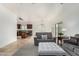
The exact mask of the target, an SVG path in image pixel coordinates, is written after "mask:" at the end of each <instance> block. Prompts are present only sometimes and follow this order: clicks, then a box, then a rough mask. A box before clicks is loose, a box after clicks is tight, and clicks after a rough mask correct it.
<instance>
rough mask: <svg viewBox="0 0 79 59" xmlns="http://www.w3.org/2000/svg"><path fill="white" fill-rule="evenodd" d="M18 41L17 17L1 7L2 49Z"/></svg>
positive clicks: (0, 43) (0, 29) (0, 33)
mask: <svg viewBox="0 0 79 59" xmlns="http://www.w3.org/2000/svg"><path fill="white" fill-rule="evenodd" d="M16 40H17V37H16V15H15V14H13V13H12V12H10V11H9V10H8V9H6V8H4V7H3V6H2V5H0V48H2V47H4V46H6V45H8V44H10V43H12V42H14V41H16Z"/></svg>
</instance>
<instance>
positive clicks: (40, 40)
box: [34, 32, 55, 46]
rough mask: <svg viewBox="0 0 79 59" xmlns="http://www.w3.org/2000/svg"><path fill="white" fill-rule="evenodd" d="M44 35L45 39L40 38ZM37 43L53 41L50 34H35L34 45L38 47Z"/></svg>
mask: <svg viewBox="0 0 79 59" xmlns="http://www.w3.org/2000/svg"><path fill="white" fill-rule="evenodd" d="M43 35H46V36H47V39H45V38H43V37H42V36H43ZM39 42H55V39H54V38H53V37H52V32H36V37H34V45H35V46H38V43H39Z"/></svg>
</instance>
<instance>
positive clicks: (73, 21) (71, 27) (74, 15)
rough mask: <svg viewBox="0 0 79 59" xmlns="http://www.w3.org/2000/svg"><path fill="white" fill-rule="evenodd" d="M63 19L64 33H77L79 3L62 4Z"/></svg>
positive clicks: (78, 31) (78, 28) (71, 34)
mask: <svg viewBox="0 0 79 59" xmlns="http://www.w3.org/2000/svg"><path fill="white" fill-rule="evenodd" d="M63 20H64V26H65V28H66V29H67V31H66V32H65V34H66V35H68V36H74V35H75V34H77V33H78V34H79V4H73V3H72V4H64V5H63Z"/></svg>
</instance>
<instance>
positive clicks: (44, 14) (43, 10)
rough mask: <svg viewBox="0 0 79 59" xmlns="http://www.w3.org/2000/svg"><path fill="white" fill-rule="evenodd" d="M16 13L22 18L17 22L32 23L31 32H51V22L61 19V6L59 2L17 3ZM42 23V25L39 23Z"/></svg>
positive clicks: (52, 29) (52, 26) (52, 28)
mask: <svg viewBox="0 0 79 59" xmlns="http://www.w3.org/2000/svg"><path fill="white" fill-rule="evenodd" d="M17 10H18V15H19V16H21V17H22V18H23V19H24V22H23V21H22V23H21V22H19V21H18V23H21V24H24V23H25V24H28V23H32V24H33V33H36V32H41V31H42V32H45V31H47V32H51V31H52V32H53V33H54V26H55V25H53V24H55V23H57V22H59V21H61V20H62V19H60V18H61V17H62V15H61V14H62V13H61V12H62V6H61V4H56V3H54V4H52V3H47V4H45V3H43V4H42V3H39V4H37V3H36V4H17ZM41 24H43V26H42V25H41Z"/></svg>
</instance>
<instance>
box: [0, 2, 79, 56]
mask: <svg viewBox="0 0 79 59" xmlns="http://www.w3.org/2000/svg"><path fill="white" fill-rule="evenodd" d="M78 15H79V4H78V3H1V4H0V29H1V31H0V39H2V40H0V55H10V56H39V55H42V56H44V55H45V56H48V55H52V56H56V55H57V56H60V55H62V56H64V55H65V54H66V55H67V56H79V47H78V46H79V40H78V38H79V33H78V32H79V27H78V25H79V20H78V19H79V17H78ZM4 21H5V22H4ZM4 23H5V24H4ZM2 25H3V27H2ZM5 29H6V30H5ZM59 35H60V36H59ZM62 37H63V38H62ZM62 39H63V40H62ZM48 43H49V44H50V45H49V44H48ZM58 43H59V44H58ZM46 44H47V46H46ZM51 44H52V45H51ZM54 45H56V46H57V47H54V48H53V49H55V50H53V49H52V47H53V46H54ZM50 46H51V47H50ZM13 47H14V48H13ZM44 47H45V48H44ZM46 48H47V49H46ZM10 49H11V50H12V52H11V50H10ZM43 49H44V51H43ZM48 49H49V50H48ZM45 50H46V51H45ZM41 51H42V52H41ZM50 52H51V53H50Z"/></svg>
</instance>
